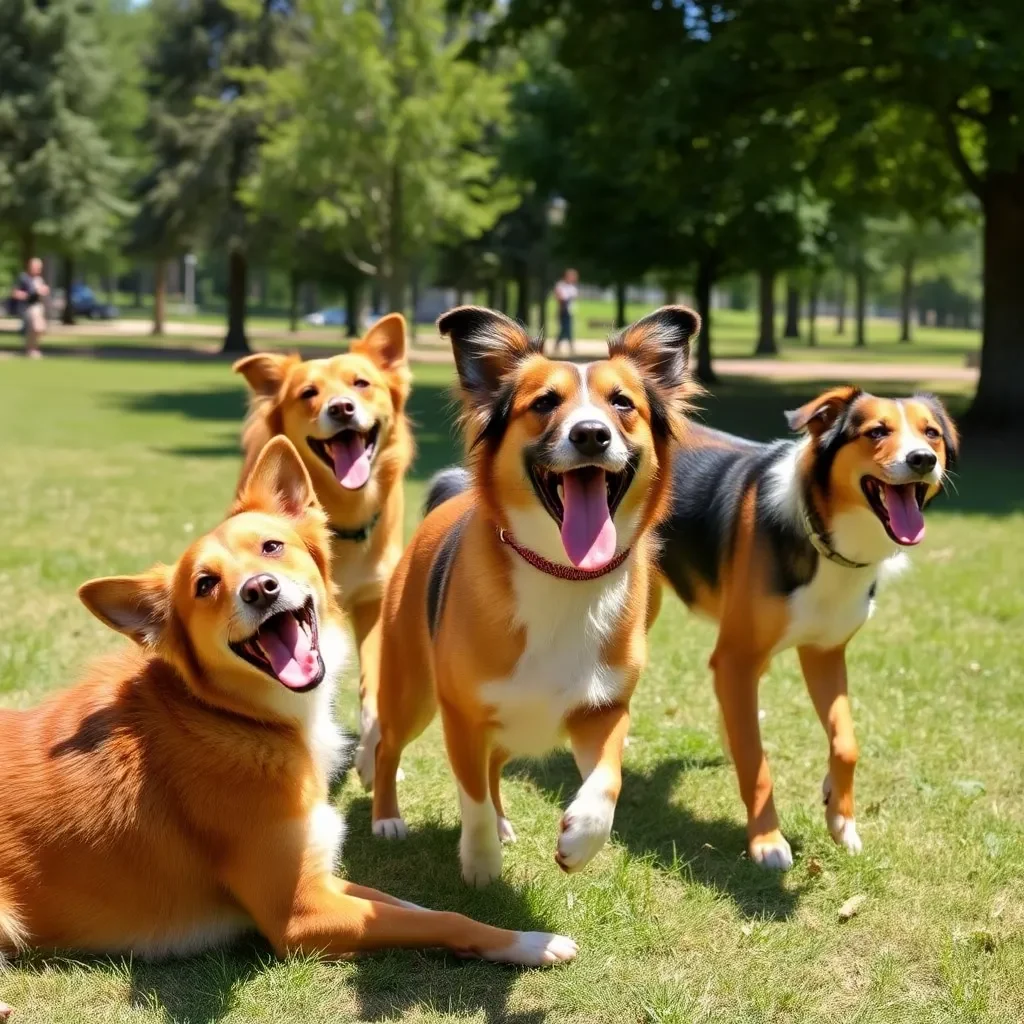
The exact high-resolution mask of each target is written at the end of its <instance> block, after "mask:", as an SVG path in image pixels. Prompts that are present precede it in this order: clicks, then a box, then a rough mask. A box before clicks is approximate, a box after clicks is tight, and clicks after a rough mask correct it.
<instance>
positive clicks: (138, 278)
mask: <svg viewBox="0 0 1024 1024" xmlns="http://www.w3.org/2000/svg"><path fill="white" fill-rule="evenodd" d="M132 278H133V281H134V284H135V308H136V309H142V267H136V268H135V273H134V274H133V275H132Z"/></svg>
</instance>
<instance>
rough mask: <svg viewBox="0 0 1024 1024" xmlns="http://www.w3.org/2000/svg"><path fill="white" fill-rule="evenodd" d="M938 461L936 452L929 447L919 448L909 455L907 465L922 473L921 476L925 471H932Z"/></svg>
mask: <svg viewBox="0 0 1024 1024" xmlns="http://www.w3.org/2000/svg"><path fill="white" fill-rule="evenodd" d="M936 462H938V459H936V457H935V452H933V451H930V450H929V449H928V448H917V449H916V450H914V451H912V452H910V453H908V455H907V465H908V466H909V467H910V468H911V469H912V470H913V471H914V472H915V473H920V474H921V476H924V474H925V473H930V472H931V471H932V470H933V469H934V468H935V463H936Z"/></svg>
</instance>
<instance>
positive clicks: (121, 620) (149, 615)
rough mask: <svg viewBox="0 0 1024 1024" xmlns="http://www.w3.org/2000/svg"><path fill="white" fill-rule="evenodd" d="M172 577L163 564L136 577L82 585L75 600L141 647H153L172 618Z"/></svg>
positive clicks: (108, 578)
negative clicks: (77, 598) (77, 599)
mask: <svg viewBox="0 0 1024 1024" xmlns="http://www.w3.org/2000/svg"><path fill="white" fill-rule="evenodd" d="M171 576H172V570H171V568H170V567H169V566H166V565H155V566H153V568H152V569H150V570H149V571H148V572H144V573H140V574H139V575H138V576H104V577H101V578H100V579H95V580H89V582H88V583H83V584H82V585H81V586H80V587H79V588H78V597H79V600H80V601H81V602H82V604H84V605H85V607H86V608H88V609H89V611H90V612H92V614H93V615H95V616H96V618H97V619H99V620H100V622H103V623H105V624H106V625H108V626H109V627H110V628H111V629H116V630H117V632H118V633H123V634H124V635H125V636H127V637H129V638H130V639H132V640H134V641H135V642H136V643H137V644H139V645H141V646H142V647H155V646H156V645H157V644H158V643H159V642H160V639H161V637H162V636H163V634H164V630H165V629H166V628H167V624H168V622H169V621H170V617H171Z"/></svg>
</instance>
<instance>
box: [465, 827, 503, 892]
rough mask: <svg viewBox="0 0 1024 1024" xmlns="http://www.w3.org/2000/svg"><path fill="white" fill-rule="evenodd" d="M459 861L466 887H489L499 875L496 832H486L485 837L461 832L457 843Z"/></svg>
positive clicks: (499, 854)
mask: <svg viewBox="0 0 1024 1024" xmlns="http://www.w3.org/2000/svg"><path fill="white" fill-rule="evenodd" d="M491 827H492V828H493V827H494V826H493V825H492V826H491ZM459 860H460V861H461V863H462V878H463V880H464V881H465V883H466V884H467V885H472V886H476V887H478V888H479V887H480V886H484V885H490V883H491V882H493V881H494V880H495V879H496V878H498V877H499V876H500V875H501V844H500V843H499V842H498V833H497V831H496V830H495V831H494V832H488V834H487V835H486V836H485V835H480V834H479V833H478V834H477V835H476V836H473V835H467V834H466V832H465V830H463V833H462V839H461V840H460V842H459Z"/></svg>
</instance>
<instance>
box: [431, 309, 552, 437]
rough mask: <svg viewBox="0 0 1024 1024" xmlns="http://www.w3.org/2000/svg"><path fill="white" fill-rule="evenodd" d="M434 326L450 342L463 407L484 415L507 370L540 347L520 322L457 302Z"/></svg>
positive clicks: (498, 390) (494, 398)
mask: <svg viewBox="0 0 1024 1024" xmlns="http://www.w3.org/2000/svg"><path fill="white" fill-rule="evenodd" d="M437 329H438V330H439V331H440V332H441V334H442V336H447V337H448V338H449V339H450V341H451V343H452V352H453V353H454V355H455V369H456V370H457V371H458V374H459V386H460V388H461V391H462V398H463V401H464V402H465V404H466V406H467V409H468V410H469V411H471V412H473V413H477V414H483V415H484V416H485V417H486V414H487V411H488V410H490V409H491V408H492V407H493V406H494V404H495V403H496V402H498V401H499V399H500V395H501V392H502V387H503V384H504V383H505V381H506V379H507V377H508V375H509V373H511V371H512V370H514V369H515V367H516V365H517V364H518V363H519V362H520V361H521V360H522V359H525V358H526V356H528V355H530V354H531V353H533V352H538V351H540V347H539V344H538V343H537V342H534V341H532V340H531V338H530V336H529V335H528V334H527V333H526V331H525V329H524V328H523V327H522V325H521V324H517V323H516V322H515V321H514V320H510V319H509V318H508V317H507V316H505V314H504V313H497V312H495V311H494V310H493V309H484V308H483V307H481V306H460V307H459V308H458V309H453V310H451V311H450V312H448V313H445V314H444V315H443V316H442V317H441V318H440V319H439V320H438V321H437Z"/></svg>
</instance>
